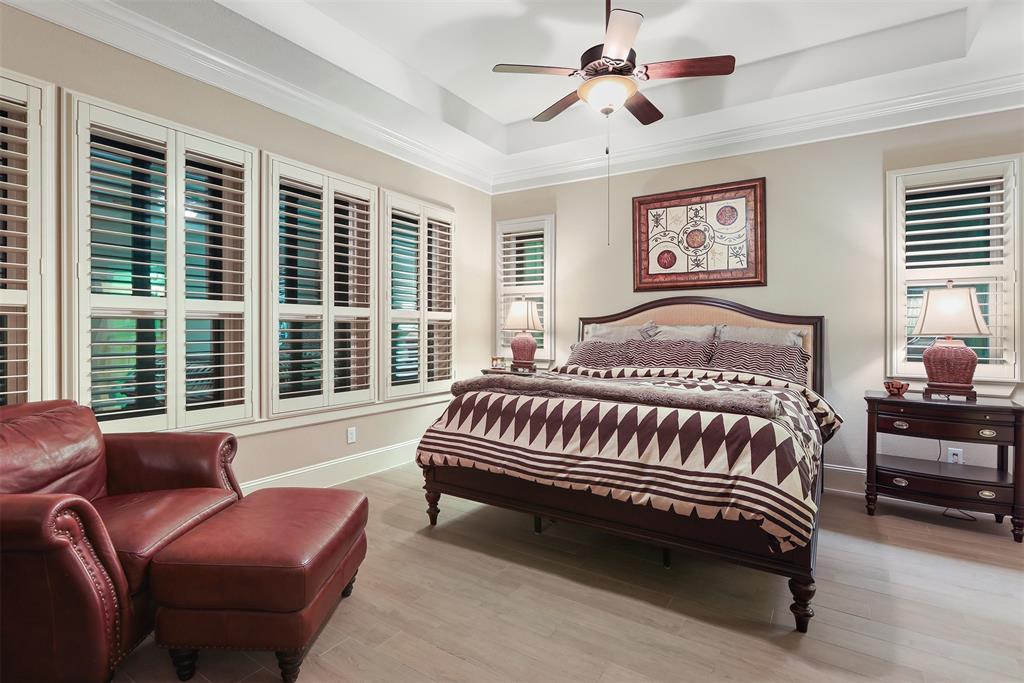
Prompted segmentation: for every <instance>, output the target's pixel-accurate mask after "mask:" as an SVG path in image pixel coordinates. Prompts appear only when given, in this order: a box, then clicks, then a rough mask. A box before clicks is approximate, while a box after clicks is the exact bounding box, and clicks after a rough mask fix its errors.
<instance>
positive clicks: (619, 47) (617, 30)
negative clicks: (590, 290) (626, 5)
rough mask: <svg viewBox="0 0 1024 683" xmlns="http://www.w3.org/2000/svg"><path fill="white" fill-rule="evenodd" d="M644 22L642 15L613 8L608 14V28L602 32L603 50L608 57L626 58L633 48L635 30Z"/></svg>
mask: <svg viewBox="0 0 1024 683" xmlns="http://www.w3.org/2000/svg"><path fill="white" fill-rule="evenodd" d="M642 23H644V15H642V14H640V13H639V12H630V11H629V10H628V9H613V10H612V11H611V14H609V15H608V28H607V29H605V33H604V52H603V53H602V54H601V56H602V57H607V58H608V59H619V60H621V59H626V58H627V57H629V51H630V50H632V49H633V43H634V42H635V41H636V34H637V31H639V30H640V24H642Z"/></svg>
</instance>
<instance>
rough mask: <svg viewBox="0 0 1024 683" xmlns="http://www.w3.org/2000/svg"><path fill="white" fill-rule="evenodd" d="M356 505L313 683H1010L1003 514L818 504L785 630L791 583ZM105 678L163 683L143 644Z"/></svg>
mask: <svg viewBox="0 0 1024 683" xmlns="http://www.w3.org/2000/svg"><path fill="white" fill-rule="evenodd" d="M346 486H347V487H349V488H356V489H360V490H362V491H365V492H366V493H367V495H369V497H370V510H371V512H370V525H369V529H368V537H369V542H370V550H369V555H368V556H367V558H366V561H365V563H364V564H363V566H362V569H361V570H360V572H359V578H358V580H357V582H356V586H355V592H354V593H353V594H352V597H351V598H349V599H347V600H344V601H343V602H342V604H341V606H340V607H339V608H338V611H337V612H336V613H335V615H334V618H333V619H332V620H331V622H330V623H329V624H328V625H327V627H326V628H325V630H324V632H323V634H322V635H321V636H320V639H319V640H318V641H317V643H316V644H315V646H314V648H313V650H312V652H311V654H310V656H309V657H307V659H306V663H305V664H304V665H303V668H302V674H301V676H300V677H299V681H300V683H322V682H325V681H434V680H437V681H465V682H472V683H477V682H487V681H507V680H519V681H530V682H531V683H541V682H546V681H601V682H606V681H647V680H666V681H667V680H671V681H691V680H692V681H702V682H706V681H727V680H738V681H785V682H786V683H797V682H802V681H807V682H808V683H818V682H820V681H845V680H854V679H861V680H863V679H864V678H869V679H878V680H889V681H986V682H987V681H1022V680H1024V546H1021V545H1018V544H1016V543H1013V542H1012V540H1011V538H1010V532H1009V519H1007V520H1006V521H1005V522H1004V524H1003V525H996V524H995V522H994V520H993V519H992V517H991V516H990V515H988V516H980V515H979V516H978V521H975V522H964V521H955V520H952V519H948V518H944V517H942V516H941V510H938V509H935V508H926V507H918V506H912V505H909V504H900V503H897V502H894V501H888V500H885V499H882V500H880V501H879V515H878V516H877V517H874V518H871V517H867V516H866V515H865V514H864V509H863V499H862V498H861V497H860V496H854V495H848V494H840V493H827V494H826V496H825V499H824V501H823V503H822V529H821V536H820V539H819V546H818V569H817V585H818V594H817V597H816V598H815V600H814V603H813V606H814V609H815V612H816V613H817V615H816V616H815V617H814V619H812V620H811V626H810V632H809V633H808V634H806V635H800V634H798V633H796V632H795V631H794V630H793V619H792V616H791V615H790V613H789V609H788V606H789V603H790V594H789V591H788V589H787V588H786V581H785V579H783V578H781V577H776V576H770V575H768V574H764V573H761V572H758V571H754V570H750V569H743V568H740V567H736V566H733V565H729V564H726V563H723V562H719V561H715V560H709V559H705V558H702V557H697V556H690V557H687V556H685V555H684V554H683V553H676V556H675V559H674V566H673V567H672V568H671V569H663V568H662V566H661V553H660V551H659V550H658V549H656V548H651V547H649V546H645V545H643V544H640V543H635V542H632V541H626V540H623V539H618V538H615V537H613V536H608V535H605V534H601V533H597V532H594V531H590V530H587V529H584V528H581V527H576V526H572V525H569V524H564V523H560V524H554V525H550V526H548V527H547V528H546V529H545V531H544V533H543V534H542V535H540V536H536V535H534V534H533V531H532V530H533V524H532V518H531V517H529V516H528V515H524V514H521V513H516V512H510V511H505V510H500V509H497V508H492V507H487V506H482V505H477V504H475V503H470V502H468V501H461V500H458V499H454V498H451V497H448V496H443V497H442V498H441V519H440V522H439V524H438V526H437V527H436V528H434V529H431V528H430V527H428V526H427V518H426V515H425V514H424V509H425V507H426V503H425V502H424V500H423V494H422V491H421V489H420V487H421V486H422V479H421V476H420V473H419V470H418V469H417V468H416V467H414V466H407V467H401V468H398V469H394V470H390V471H388V472H384V473H381V474H376V475H373V476H370V477H367V478H365V479H360V480H357V481H354V482H350V483H349V484H347V485H346ZM114 680H115V681H116V682H119V683H124V682H129V681H134V682H135V683H148V682H150V681H152V682H155V683H159V682H161V681H168V682H170V681H176V680H177V679H176V678H175V676H174V673H173V670H172V667H171V664H170V659H169V658H168V656H167V654H166V652H165V651H164V650H161V649H159V648H157V647H156V646H155V645H153V643H152V640H150V641H147V642H146V643H145V644H144V645H143V646H142V647H140V648H139V650H137V651H136V652H135V653H134V654H132V655H131V656H130V657H129V658H128V659H127V660H126V661H125V662H124V663H123V665H122V666H121V668H120V670H119V672H118V675H117V677H116V678H115V679H114ZM193 680H196V681H200V682H201V683H206V682H211V683H221V682H224V683H227V682H234V681H243V680H244V681H246V683H262V682H268V683H269V682H271V681H279V680H280V678H279V677H278V675H277V671H276V663H275V660H274V658H273V655H272V654H270V653H252V654H246V653H231V652H203V653H201V654H200V658H199V673H198V674H197V675H196V678H195V679H193Z"/></svg>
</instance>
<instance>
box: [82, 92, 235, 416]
mask: <svg viewBox="0 0 1024 683" xmlns="http://www.w3.org/2000/svg"><path fill="white" fill-rule="evenodd" d="M70 106H71V107H72V111H74V112H75V116H74V117H73V119H72V120H73V121H75V124H74V125H75V130H74V157H73V161H74V163H73V164H72V173H73V174H74V180H75V182H74V184H73V190H74V202H75V206H76V211H75V213H74V215H73V217H72V220H73V234H74V237H75V239H74V241H73V242H72V244H70V245H69V246H70V251H71V254H72V258H73V259H74V262H75V264H76V272H77V283H78V291H77V297H76V299H75V301H76V306H75V309H76V318H77V327H78V333H79V343H78V344H77V345H76V347H75V348H76V349H77V353H76V355H75V356H74V357H73V358H71V359H70V362H71V363H72V365H73V367H74V368H75V369H76V370H77V373H78V376H79V396H78V397H79V400H80V401H82V402H83V403H86V404H88V405H90V406H91V407H92V409H93V411H94V412H95V413H96V416H97V418H98V419H99V420H100V421H101V422H102V423H104V424H105V427H106V428H107V429H111V430H123V429H173V428H181V427H190V426H196V425H209V424H217V423H226V422H235V421H239V420H244V419H249V418H252V417H253V415H254V400H253V395H254V382H255V372H254V366H255V364H254V363H253V362H252V359H253V358H254V351H255V349H254V348H253V332H254V329H255V328H254V322H255V317H254V315H253V306H254V296H255V295H254V288H253V272H252V271H253V267H252V264H253V256H254V253H255V245H254V241H253V240H254V237H253V235H254V230H253V220H254V201H255V198H254V182H253V172H254V171H253V169H254V154H255V151H254V150H253V149H251V148H248V147H245V146H242V145H238V144H235V143H230V142H227V141H224V140H219V139H216V138H213V137H211V136H207V135H205V134H202V133H199V132H196V131H191V130H187V129H185V128H182V127H178V126H175V125H174V124H170V123H167V122H164V121H159V120H156V119H154V118H151V117H147V116H145V115H142V114H137V113H134V112H126V111H123V110H120V109H115V108H113V107H112V106H110V105H106V104H104V103H100V102H96V101H91V100H86V99H83V98H78V97H72V98H71V104H70ZM108 423H109V424H108Z"/></svg>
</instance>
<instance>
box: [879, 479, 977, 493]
mask: <svg viewBox="0 0 1024 683" xmlns="http://www.w3.org/2000/svg"><path fill="white" fill-rule="evenodd" d="M892 483H894V484H896V485H897V486H909V485H910V482H909V481H907V480H906V479H904V478H903V477H893V478H892ZM979 495H980V494H979Z"/></svg>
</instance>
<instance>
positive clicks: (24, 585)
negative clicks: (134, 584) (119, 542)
mask: <svg viewBox="0 0 1024 683" xmlns="http://www.w3.org/2000/svg"><path fill="white" fill-rule="evenodd" d="M0 585H2V593H3V600H2V602H0V622H2V629H3V633H4V639H3V642H2V643H0V650H2V652H0V655H2V660H3V662H4V669H5V671H4V676H5V680H6V679H7V677H10V680H52V681H98V682H99V681H104V680H106V679H107V678H108V677H109V674H110V672H111V671H112V670H113V667H114V666H115V664H116V663H117V661H118V660H119V659H120V657H121V654H122V650H123V647H122V643H121V636H122V624H123V623H124V620H125V618H126V611H128V610H130V609H131V606H130V598H129V596H128V583H127V580H126V579H125V576H124V572H123V570H122V569H121V565H120V563H119V562H118V559H117V555H116V553H115V551H114V548H113V545H112V544H111V542H110V537H109V536H108V534H107V531H106V528H105V527H104V526H103V522H102V520H101V519H100V517H99V515H98V514H97V513H96V510H95V509H94V508H93V506H92V505H91V504H90V503H89V501H87V500H86V499H84V498H82V497H80V496H75V495H71V494H63V493H11V494H0ZM40 644H42V645H40Z"/></svg>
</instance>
